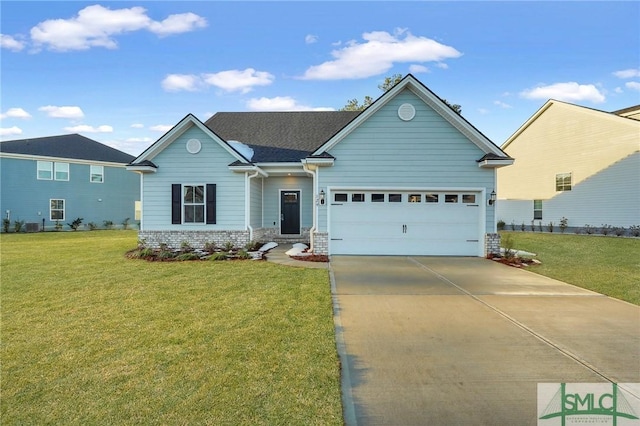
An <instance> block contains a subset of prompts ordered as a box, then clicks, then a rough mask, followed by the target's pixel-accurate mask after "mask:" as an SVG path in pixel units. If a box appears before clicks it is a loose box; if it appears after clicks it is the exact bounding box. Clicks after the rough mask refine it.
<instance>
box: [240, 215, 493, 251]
mask: <svg viewBox="0 0 640 426" xmlns="http://www.w3.org/2000/svg"><path fill="white" fill-rule="evenodd" d="M502 225H503V228H504V222H502ZM498 229H500V222H498ZM262 246H263V244H262V243H261V242H259V241H251V242H249V243H247V245H245V246H244V247H245V248H246V249H247V251H258V250H260V247H262Z"/></svg>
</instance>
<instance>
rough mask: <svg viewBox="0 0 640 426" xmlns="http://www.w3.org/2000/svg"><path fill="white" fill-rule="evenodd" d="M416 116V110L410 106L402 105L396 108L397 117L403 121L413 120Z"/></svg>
mask: <svg viewBox="0 0 640 426" xmlns="http://www.w3.org/2000/svg"><path fill="white" fill-rule="evenodd" d="M415 116H416V109H415V108H414V106H413V105H411V104H402V105H400V108H398V117H400V120H403V121H410V120H413V117H415Z"/></svg>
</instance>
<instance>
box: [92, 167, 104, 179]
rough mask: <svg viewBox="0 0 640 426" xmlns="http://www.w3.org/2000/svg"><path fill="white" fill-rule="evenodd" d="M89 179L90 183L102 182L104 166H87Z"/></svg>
mask: <svg viewBox="0 0 640 426" xmlns="http://www.w3.org/2000/svg"><path fill="white" fill-rule="evenodd" d="M89 181H90V182H91V183H102V182H104V166H89Z"/></svg>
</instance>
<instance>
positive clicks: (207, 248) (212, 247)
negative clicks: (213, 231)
mask: <svg viewBox="0 0 640 426" xmlns="http://www.w3.org/2000/svg"><path fill="white" fill-rule="evenodd" d="M216 248H217V247H216V244H215V243H208V242H207V243H204V250H205V251H208V252H209V253H213V252H214V251H216Z"/></svg>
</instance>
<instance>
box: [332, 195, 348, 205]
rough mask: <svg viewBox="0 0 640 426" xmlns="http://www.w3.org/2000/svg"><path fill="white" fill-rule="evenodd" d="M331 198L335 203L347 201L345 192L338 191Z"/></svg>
mask: <svg viewBox="0 0 640 426" xmlns="http://www.w3.org/2000/svg"><path fill="white" fill-rule="evenodd" d="M333 200H334V201H335V202H336V203H345V202H346V201H347V194H344V193H339V194H336V195H335V196H334V197H333Z"/></svg>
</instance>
